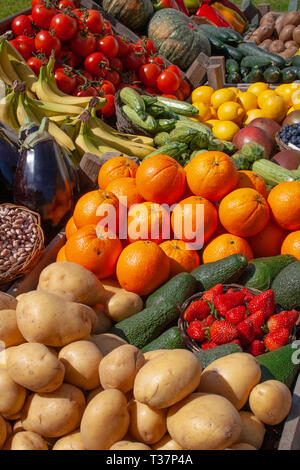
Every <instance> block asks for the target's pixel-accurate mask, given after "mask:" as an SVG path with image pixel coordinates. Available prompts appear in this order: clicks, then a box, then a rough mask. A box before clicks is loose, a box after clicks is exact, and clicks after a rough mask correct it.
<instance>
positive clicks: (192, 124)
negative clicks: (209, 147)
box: [175, 116, 213, 136]
mask: <svg viewBox="0 0 300 470" xmlns="http://www.w3.org/2000/svg"><path fill="white" fill-rule="evenodd" d="M175 127H176V129H181V128H189V129H196V130H197V131H201V132H205V133H206V134H208V135H210V136H212V135H213V134H212V131H211V129H210V128H209V127H208V126H206V125H205V124H202V123H201V122H196V121H193V120H192V119H189V118H184V117H183V116H182V118H180V119H179V121H177V122H176V126H175Z"/></svg>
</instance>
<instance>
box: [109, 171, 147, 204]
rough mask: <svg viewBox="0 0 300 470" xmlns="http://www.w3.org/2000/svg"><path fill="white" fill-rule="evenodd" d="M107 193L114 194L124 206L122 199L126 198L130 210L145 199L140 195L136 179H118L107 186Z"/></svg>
mask: <svg viewBox="0 0 300 470" xmlns="http://www.w3.org/2000/svg"><path fill="white" fill-rule="evenodd" d="M106 191H109V192H111V193H112V194H114V195H115V196H116V197H117V198H118V199H119V200H120V203H121V204H123V201H122V198H125V197H126V198H127V208H128V209H129V208H130V207H131V206H133V205H134V204H139V203H140V202H143V201H144V198H143V197H142V196H141V195H140V194H139V193H138V190H137V186H136V180H135V179H134V178H118V179H116V180H113V181H111V182H110V183H109V184H108V185H107V187H106Z"/></svg>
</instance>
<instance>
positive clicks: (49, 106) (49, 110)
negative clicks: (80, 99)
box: [27, 97, 82, 121]
mask: <svg viewBox="0 0 300 470" xmlns="http://www.w3.org/2000/svg"><path fill="white" fill-rule="evenodd" d="M27 99H28V102H29V104H32V105H33V106H36V107H37V108H39V109H40V111H41V112H42V113H44V115H45V116H47V117H51V118H52V117H57V118H60V117H61V116H63V117H64V118H66V116H78V115H79V114H81V113H82V108H81V107H80V106H73V105H64V106H61V104H58V103H53V102H48V101H41V100H36V99H32V98H31V97H28V98H27ZM58 121H59V119H58Z"/></svg>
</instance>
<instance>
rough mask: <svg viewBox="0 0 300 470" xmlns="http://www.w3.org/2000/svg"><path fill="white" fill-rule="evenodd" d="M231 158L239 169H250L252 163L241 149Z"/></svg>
mask: <svg viewBox="0 0 300 470" xmlns="http://www.w3.org/2000/svg"><path fill="white" fill-rule="evenodd" d="M231 158H232V160H233V163H234V164H235V166H236V168H237V170H249V169H250V166H251V163H250V162H249V160H248V158H246V157H244V156H243V155H242V152H241V151H238V152H236V153H234V154H233V155H232V156H231Z"/></svg>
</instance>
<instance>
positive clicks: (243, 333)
mask: <svg viewBox="0 0 300 470" xmlns="http://www.w3.org/2000/svg"><path fill="white" fill-rule="evenodd" d="M236 329H237V331H238V338H239V340H240V341H241V343H242V345H243V346H246V345H247V344H249V343H251V342H252V341H253V340H254V338H255V333H254V328H253V324H252V323H251V321H249V320H248V319H246V320H243V321H242V322H241V323H239V324H238V325H237V326H236Z"/></svg>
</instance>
